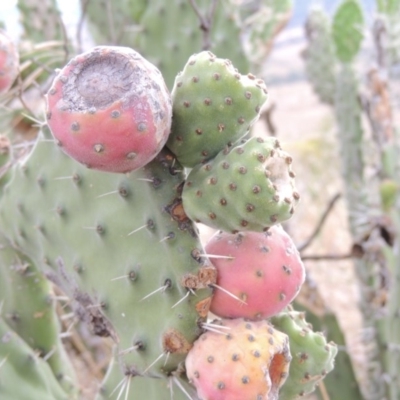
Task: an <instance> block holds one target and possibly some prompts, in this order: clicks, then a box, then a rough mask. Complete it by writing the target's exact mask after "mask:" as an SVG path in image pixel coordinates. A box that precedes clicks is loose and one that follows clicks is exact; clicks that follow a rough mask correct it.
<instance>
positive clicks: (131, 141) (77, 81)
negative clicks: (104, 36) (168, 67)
mask: <svg viewBox="0 0 400 400" xmlns="http://www.w3.org/2000/svg"><path fill="white" fill-rule="evenodd" d="M47 108H48V110H47V111H48V112H47V122H48V125H49V127H50V130H51V132H52V133H53V136H54V137H55V139H56V140H57V143H58V144H59V145H60V146H61V148H62V149H63V150H64V152H65V153H67V154H68V155H69V156H71V157H72V158H74V159H75V160H77V161H79V162H80V163H82V164H85V165H86V166H87V167H89V168H93V169H99V170H103V171H109V172H128V171H133V170H136V169H138V168H141V167H142V166H144V165H146V164H147V163H149V162H150V161H151V160H152V159H153V158H154V157H155V156H156V155H157V154H158V152H159V151H160V150H161V148H162V147H163V146H164V144H165V142H166V140H167V138H168V135H169V133H170V127H171V119H172V104H171V97H170V93H169V91H168V89H167V87H166V85H165V82H164V79H163V77H162V75H161V73H160V71H159V70H158V69H157V68H156V67H155V66H154V65H153V64H151V63H150V62H148V61H147V60H146V59H144V58H143V57H142V56H141V55H140V54H139V53H137V52H136V51H134V50H132V49H130V48H127V47H112V46H99V47H95V48H94V49H93V50H91V51H89V52H87V53H84V54H81V55H78V56H76V57H75V58H73V59H72V60H71V61H70V62H69V63H68V64H67V65H66V66H65V67H64V68H63V69H62V70H61V71H60V72H59V73H58V76H57V77H56V78H55V79H54V82H53V85H52V86H51V88H50V90H49V92H48V94H47Z"/></svg>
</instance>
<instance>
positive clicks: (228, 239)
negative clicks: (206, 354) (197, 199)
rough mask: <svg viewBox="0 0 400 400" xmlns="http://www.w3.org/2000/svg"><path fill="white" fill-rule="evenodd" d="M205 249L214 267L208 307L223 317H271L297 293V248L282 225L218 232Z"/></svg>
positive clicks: (301, 271)
mask: <svg viewBox="0 0 400 400" xmlns="http://www.w3.org/2000/svg"><path fill="white" fill-rule="evenodd" d="M205 249H206V252H207V254H209V255H210V260H211V262H212V263H213V265H214V266H215V267H216V269H217V272H218V274H217V285H218V286H217V287H216V290H215V293H214V296H213V299H212V302H211V308H210V310H211V312H213V313H214V314H216V315H218V316H220V317H223V318H240V317H241V318H249V319H252V320H257V319H263V318H269V317H271V316H272V315H275V314H277V313H279V312H281V311H282V310H283V309H284V308H285V307H286V306H287V305H288V304H289V303H290V302H291V301H292V300H293V299H294V298H295V297H296V295H297V293H298V292H299V290H300V287H301V285H302V284H303V282H304V279H305V270H304V265H303V263H302V261H301V258H300V255H299V252H298V251H297V249H296V247H295V245H294V243H293V241H292V239H291V238H290V236H289V235H288V234H287V233H286V232H285V231H284V230H283V228H282V227H281V226H280V225H274V226H273V227H271V228H270V229H269V230H268V231H267V232H241V233H237V234H232V233H226V232H217V233H216V234H215V235H214V236H213V237H212V238H211V239H210V241H209V242H208V243H207V244H206V246H205ZM213 256H217V257H218V256H222V257H221V258H217V257H213ZM218 287H219V288H221V289H219V288H218Z"/></svg>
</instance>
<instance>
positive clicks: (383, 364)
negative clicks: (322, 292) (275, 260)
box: [306, 0, 400, 400]
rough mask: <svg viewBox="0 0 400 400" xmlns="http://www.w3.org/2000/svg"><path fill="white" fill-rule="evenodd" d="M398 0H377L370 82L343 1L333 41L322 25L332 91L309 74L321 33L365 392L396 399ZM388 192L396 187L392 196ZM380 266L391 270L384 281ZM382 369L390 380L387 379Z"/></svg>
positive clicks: (356, 29) (351, 9)
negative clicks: (360, 327)
mask: <svg viewBox="0 0 400 400" xmlns="http://www.w3.org/2000/svg"><path fill="white" fill-rule="evenodd" d="M389 3H390V4H389ZM397 3H398V2H387V3H386V2H379V1H378V2H377V7H378V10H379V11H380V12H381V13H382V14H378V15H377V18H376V20H375V24H374V29H373V38H374V41H373V45H374V48H373V51H374V54H375V57H376V58H375V65H374V66H372V67H371V68H370V69H369V71H368V74H367V78H366V79H365V82H366V84H367V88H366V89H364V90H363V89H361V81H362V79H361V78H360V77H359V74H358V70H359V69H358V68H357V65H356V63H355V61H356V60H357V56H358V55H359V51H360V45H361V39H362V36H363V29H362V23H363V19H364V18H363V16H362V10H361V7H360V4H359V3H358V2H356V1H352V0H345V1H343V2H342V3H341V4H340V6H339V7H338V9H337V11H336V14H335V15H334V17H333V20H332V22H331V23H332V28H331V29H332V35H331V39H330V40H331V44H329V45H328V41H329V35H328V34H327V33H328V32H329V28H326V29H325V31H324V32H325V39H324V40H325V41H326V46H327V48H330V49H331V48H334V49H335V53H336V59H335V60H334V63H335V67H334V68H333V67H332V68H331V71H332V70H333V71H334V74H332V73H329V78H328V79H329V82H330V85H331V86H332V84H334V86H335V91H334V92H335V95H334V96H329V97H328V96H324V93H323V92H322V91H321V87H322V85H323V83H322V82H321V80H320V78H322V79H324V78H326V74H325V75H320V76H318V75H317V74H312V71H315V70H316V69H318V65H317V63H318V60H317V57H314V56H313V54H315V52H316V47H315V46H316V45H318V39H317V37H315V38H313V37H312V36H309V39H310V40H309V42H308V46H309V47H308V49H307V52H306V63H307V65H309V67H308V72H309V74H310V73H311V74H310V81H311V82H312V83H313V86H314V88H315V89H316V92H317V93H318V94H319V95H320V96H321V100H323V101H325V102H328V103H331V104H332V105H333V107H334V112H335V116H336V121H337V127H338V136H337V138H338V142H339V144H340V154H341V160H342V176H343V180H344V182H345V193H346V199H347V205H348V214H349V227H350V230H351V233H352V236H353V241H354V244H353V249H354V250H357V254H358V258H357V259H356V260H355V270H356V273H357V277H358V280H359V288H360V296H361V301H360V309H361V312H362V314H363V319H364V326H365V328H364V329H365V330H366V331H367V332H368V335H369V339H368V343H369V349H368V355H367V357H368V358H367V365H368V369H367V374H368V378H367V382H366V384H367V385H366V387H364V390H363V395H364V396H365V398H366V399H376V398H380V399H388V400H389V399H390V400H391V399H393V400H394V399H396V398H397V397H398V396H399V393H400V392H399V390H400V386H399V381H398V379H397V375H396V374H395V373H394V369H396V368H398V365H399V364H398V362H399V357H398V356H397V354H395V353H392V352H391V350H389V349H393V348H394V347H396V346H397V345H396V343H397V341H398V338H397V336H393V335H392V333H393V332H394V331H396V328H395V327H396V326H397V325H398V322H399V318H398V315H397V314H396V312H394V309H397V307H398V297H397V293H398V281H397V276H398V270H399V266H398V261H397V260H396V258H395V257H394V254H396V252H397V251H398V246H399V243H398V237H399V236H398V232H399V225H398V212H399V210H398V192H396V190H394V191H393V190H390V189H389V190H387V189H385V187H386V188H388V186H387V182H388V181H387V179H388V178H389V180H390V179H391V178H390V177H394V176H395V175H396V174H397V172H395V171H398V162H397V161H395V160H394V159H393V152H394V151H398V149H399V138H398V132H397V130H396V128H395V127H394V119H393V114H392V101H391V98H392V97H391V95H390V81H388V82H386V81H385V80H383V79H382V77H383V75H384V74H386V76H388V77H391V76H393V75H392V74H393V63H392V62H393V61H389V60H393V59H394V55H393V47H392V46H391V45H390V43H393V42H391V38H390V37H391V36H390V35H389V34H388V33H389V29H388V28H387V27H388V25H387V24H388V21H389V20H391V21H392V23H393V22H394V21H396V23H398V17H399V15H398V4H397ZM396 10H397V11H396ZM320 13H321V12H320V11H313V12H312V14H311V16H310V18H309V20H308V25H307V28H308V30H309V31H311V32H313V31H314V30H315V32H318V31H319V30H321V26H322V25H321V24H320V23H318V21H320V20H321V18H322V17H321V14H320ZM317 16H318V17H319V19H317ZM390 16H392V17H393V16H395V17H394V18H390ZM325 18H326V17H325ZM384 21H385V22H384ZM378 26H379V31H378V29H377V27H378ZM350 31H352V32H353V34H352V35H350V34H349V32H350ZM346 32H347V35H346ZM384 38H387V41H386V40H385V39H384ZM384 43H385V44H384ZM329 54H331V53H329ZM313 64H314V65H313ZM332 77H333V79H332ZM378 110H379V111H378ZM363 119H366V120H367V121H369V124H370V126H369V129H366V128H365V124H363ZM368 134H371V137H372V146H374V148H375V151H376V157H373V159H371V157H370V155H369V153H368V145H371V144H369V142H368V139H367V137H368V136H367V135H368ZM388 160H391V161H390V162H389V161H388ZM372 165H374V166H375V168H377V170H378V171H379V172H378V173H377V174H376V175H372V176H371V174H370V173H369V168H371V166H372ZM389 165H390V167H389ZM393 183H394V181H393ZM394 186H396V184H395V183H394ZM379 188H381V189H382V190H383V192H381V193H382V194H383V196H382V197H380V196H379V193H380V189H379ZM389 192H391V193H392V194H391V195H389ZM391 196H392V199H391V200H390V202H391V204H392V206H391V207H389V209H390V211H389V212H388V210H389V209H388V203H389V200H388V197H391ZM382 199H383V200H384V201H383V203H382V202H381V201H382ZM394 232H396V233H394ZM382 273H385V274H386V273H387V280H386V279H385V281H384V282H383V281H382ZM383 294H384V298H382V295H383ZM389 326H391V328H389ZM395 335H396V334H395ZM389 353H391V354H389ZM395 365H397V367H395ZM383 376H386V377H388V379H386V380H384V379H383V378H382V377H383Z"/></svg>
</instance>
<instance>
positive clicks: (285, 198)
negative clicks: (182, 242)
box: [182, 137, 300, 232]
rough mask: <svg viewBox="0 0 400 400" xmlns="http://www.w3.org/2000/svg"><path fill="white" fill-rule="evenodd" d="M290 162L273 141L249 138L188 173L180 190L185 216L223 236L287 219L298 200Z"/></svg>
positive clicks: (271, 139)
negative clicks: (222, 233)
mask: <svg viewBox="0 0 400 400" xmlns="http://www.w3.org/2000/svg"><path fill="white" fill-rule="evenodd" d="M291 163H292V158H291V157H290V156H289V155H288V154H287V153H286V152H284V151H283V150H282V149H281V147H280V145H279V142H278V141H277V140H276V139H275V138H272V137H269V138H266V139H262V138H260V137H253V138H251V139H249V140H248V141H245V142H242V144H240V145H238V146H236V147H234V148H231V149H225V150H223V151H222V152H220V153H219V154H218V155H217V156H216V157H215V158H214V159H213V160H210V161H209V162H208V163H206V164H205V165H199V166H197V167H195V168H193V169H192V171H191V172H190V174H189V175H188V177H187V180H186V183H185V186H184V188H183V193H182V198H183V206H184V208H185V212H186V214H187V215H188V216H189V217H190V218H191V219H192V220H194V221H197V222H201V223H203V224H205V225H208V226H210V227H213V228H215V229H220V230H223V231H227V232H239V231H255V232H260V231H265V230H267V229H268V228H269V227H270V226H273V225H275V224H277V223H280V222H282V221H285V220H287V219H289V218H290V217H291V216H292V214H293V212H294V207H295V205H296V204H297V202H298V200H299V198H300V196H299V194H298V193H297V191H296V189H295V186H294V173H293V172H292V168H291Z"/></svg>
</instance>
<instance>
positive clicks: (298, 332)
mask: <svg viewBox="0 0 400 400" xmlns="http://www.w3.org/2000/svg"><path fill="white" fill-rule="evenodd" d="M271 323H272V324H273V325H274V327H275V328H276V329H278V330H279V331H281V332H284V333H286V334H287V335H288V336H289V343H290V351H291V354H292V357H293V359H292V362H291V363H290V369H289V376H288V378H287V380H286V382H285V384H284V385H283V386H282V389H281V392H280V396H279V400H294V399H298V398H302V397H303V396H305V395H306V394H309V393H311V392H312V391H314V389H315V385H316V384H318V382H320V381H321V380H322V379H323V378H324V377H325V375H326V374H328V373H329V372H330V371H332V370H333V367H334V359H335V356H336V354H337V351H338V349H337V346H336V345H335V344H334V343H327V341H326V339H325V337H324V335H323V334H322V333H321V332H313V330H312V328H311V327H310V325H309V324H307V322H306V320H305V318H304V313H301V312H297V311H289V312H285V313H281V314H278V315H276V316H274V317H272V318H271Z"/></svg>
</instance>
